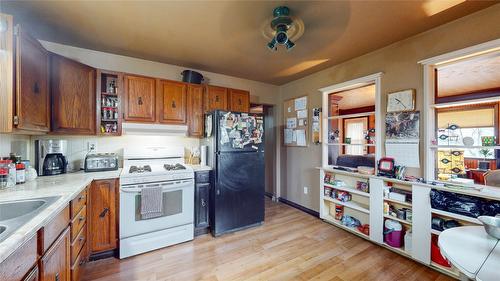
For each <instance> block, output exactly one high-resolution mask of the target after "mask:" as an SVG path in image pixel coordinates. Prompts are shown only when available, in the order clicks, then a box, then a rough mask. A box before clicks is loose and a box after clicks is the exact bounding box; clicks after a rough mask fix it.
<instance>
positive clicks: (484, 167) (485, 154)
mask: <svg viewBox="0 0 500 281" xmlns="http://www.w3.org/2000/svg"><path fill="white" fill-rule="evenodd" d="M479 153H480V154H481V155H482V156H483V158H484V160H483V161H479V163H478V168H479V169H480V170H489V169H490V162H489V161H487V160H486V158H487V157H489V156H491V155H493V151H492V150H491V149H487V148H483V149H480V150H479Z"/></svg>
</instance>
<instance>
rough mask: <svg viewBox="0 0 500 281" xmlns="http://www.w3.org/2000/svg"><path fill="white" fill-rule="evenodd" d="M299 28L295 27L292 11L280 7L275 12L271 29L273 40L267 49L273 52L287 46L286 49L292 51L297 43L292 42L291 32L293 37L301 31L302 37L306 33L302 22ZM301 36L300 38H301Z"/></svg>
mask: <svg viewBox="0 0 500 281" xmlns="http://www.w3.org/2000/svg"><path fill="white" fill-rule="evenodd" d="M299 22H300V23H301V24H299V26H298V27H296V26H294V25H296V24H295V21H294V19H293V18H292V17H291V16H290V9H289V8H288V7H286V6H279V7H276V8H274V10H273V19H272V20H271V24H270V27H271V29H272V34H273V36H272V38H271V41H269V43H267V47H268V48H269V50H271V51H277V50H278V45H282V46H285V48H286V49H287V50H288V51H290V50H291V49H293V47H294V46H295V43H294V42H293V41H292V39H291V37H292V36H290V34H289V32H290V30H291V29H293V30H292V31H293V32H291V33H292V35H296V34H298V33H297V30H300V31H301V32H299V33H300V35H302V33H303V31H304V24H303V23H302V21H299ZM300 35H299V36H298V37H300Z"/></svg>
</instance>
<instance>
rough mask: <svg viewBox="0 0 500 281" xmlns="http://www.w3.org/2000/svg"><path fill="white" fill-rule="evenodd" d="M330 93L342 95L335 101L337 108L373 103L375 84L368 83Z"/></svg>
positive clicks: (357, 106)
mask: <svg viewBox="0 0 500 281" xmlns="http://www.w3.org/2000/svg"><path fill="white" fill-rule="evenodd" d="M330 95H335V96H340V97H342V98H341V99H340V100H339V101H338V102H337V103H338V105H339V109H352V108H359V107H365V106H372V105H375V85H368V86H364V87H360V88H356V89H352V90H348V91H343V92H339V93H334V94H330Z"/></svg>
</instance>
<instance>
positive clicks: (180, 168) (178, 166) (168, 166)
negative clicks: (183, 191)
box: [163, 163, 186, 171]
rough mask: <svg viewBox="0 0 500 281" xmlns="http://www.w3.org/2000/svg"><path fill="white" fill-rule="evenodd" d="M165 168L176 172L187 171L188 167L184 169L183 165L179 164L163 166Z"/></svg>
mask: <svg viewBox="0 0 500 281" xmlns="http://www.w3.org/2000/svg"><path fill="white" fill-rule="evenodd" d="M163 168H165V170H167V171H175V170H185V169H186V167H184V166H183V165H181V164H179V163H177V164H175V165H171V164H165V165H163Z"/></svg>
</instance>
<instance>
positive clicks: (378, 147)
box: [318, 72, 383, 168]
mask: <svg viewBox="0 0 500 281" xmlns="http://www.w3.org/2000/svg"><path fill="white" fill-rule="evenodd" d="M382 74H383V73H382V72H378V73H374V74H371V75H368V76H364V77H360V78H356V79H353V80H349V81H346V82H342V83H338V84H334V85H331V86H328V87H324V88H321V89H318V91H320V92H321V94H322V108H323V118H322V119H323V120H322V126H323V127H322V128H321V130H322V134H323V136H322V143H321V146H322V154H321V156H322V157H321V164H322V167H324V168H326V167H328V95H329V94H331V93H335V92H341V91H346V90H351V89H354V88H359V87H362V86H366V85H370V84H375V161H378V160H379V159H380V158H381V155H382V135H383V133H382V131H381V130H382V119H383V118H382V111H381V110H382V108H381V107H382V92H381V85H380V83H381V78H382Z"/></svg>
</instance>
